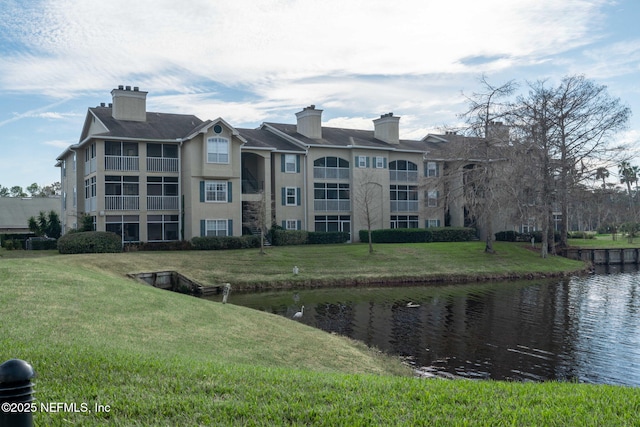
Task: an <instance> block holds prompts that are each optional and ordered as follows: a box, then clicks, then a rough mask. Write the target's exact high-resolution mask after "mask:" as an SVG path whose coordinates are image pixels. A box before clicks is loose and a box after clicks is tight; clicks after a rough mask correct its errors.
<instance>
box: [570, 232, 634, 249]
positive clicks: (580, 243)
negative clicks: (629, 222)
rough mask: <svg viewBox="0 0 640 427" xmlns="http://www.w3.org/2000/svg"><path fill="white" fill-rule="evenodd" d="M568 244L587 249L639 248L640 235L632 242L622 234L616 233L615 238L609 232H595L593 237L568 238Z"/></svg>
mask: <svg viewBox="0 0 640 427" xmlns="http://www.w3.org/2000/svg"><path fill="white" fill-rule="evenodd" d="M569 245H570V246H572V247H576V248H588V249H598V248H605V249H625V248H640V237H635V238H634V239H633V241H632V242H629V239H628V238H627V237H626V236H625V235H623V234H617V235H616V236H615V239H614V236H612V235H611V234H597V235H596V236H595V238H593V239H569Z"/></svg>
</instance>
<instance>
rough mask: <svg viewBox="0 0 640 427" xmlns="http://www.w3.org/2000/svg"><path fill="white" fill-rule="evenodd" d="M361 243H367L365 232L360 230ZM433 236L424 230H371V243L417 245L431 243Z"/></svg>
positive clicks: (366, 233) (367, 237)
mask: <svg viewBox="0 0 640 427" xmlns="http://www.w3.org/2000/svg"><path fill="white" fill-rule="evenodd" d="M359 237H360V241H361V242H368V241H369V236H368V232H367V230H360V232H359ZM432 239H433V235H432V234H431V231H430V230H429V229H426V228H387V229H383V230H372V231H371V241H372V242H373V243H419V242H431V241H432Z"/></svg>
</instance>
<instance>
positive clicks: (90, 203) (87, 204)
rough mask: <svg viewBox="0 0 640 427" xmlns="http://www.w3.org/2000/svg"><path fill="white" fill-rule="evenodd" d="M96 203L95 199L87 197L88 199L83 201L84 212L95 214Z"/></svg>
mask: <svg viewBox="0 0 640 427" xmlns="http://www.w3.org/2000/svg"><path fill="white" fill-rule="evenodd" d="M96 201H97V198H95V197H89V198H88V199H84V211H85V213H87V212H95V211H96V209H97V208H96Z"/></svg>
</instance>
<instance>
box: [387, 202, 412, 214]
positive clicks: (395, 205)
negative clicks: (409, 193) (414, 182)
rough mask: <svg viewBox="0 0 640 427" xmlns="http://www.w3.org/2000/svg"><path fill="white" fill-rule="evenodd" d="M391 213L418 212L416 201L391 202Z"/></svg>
mask: <svg viewBox="0 0 640 427" xmlns="http://www.w3.org/2000/svg"><path fill="white" fill-rule="evenodd" d="M391 212H418V201H417V200H392V201H391Z"/></svg>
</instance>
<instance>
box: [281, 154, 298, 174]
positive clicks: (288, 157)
mask: <svg viewBox="0 0 640 427" xmlns="http://www.w3.org/2000/svg"><path fill="white" fill-rule="evenodd" d="M284 171H285V172H286V173H296V172H298V156H296V155H295V154H285V155H284Z"/></svg>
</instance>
